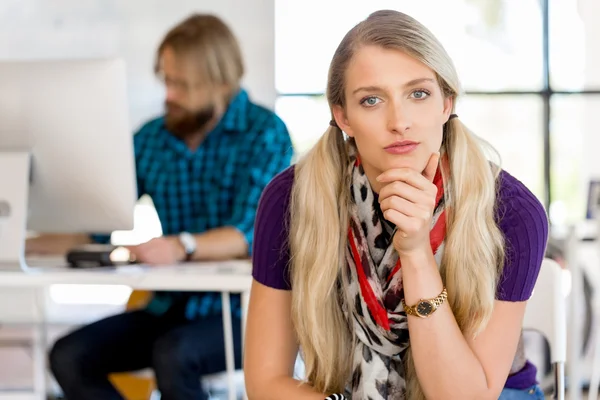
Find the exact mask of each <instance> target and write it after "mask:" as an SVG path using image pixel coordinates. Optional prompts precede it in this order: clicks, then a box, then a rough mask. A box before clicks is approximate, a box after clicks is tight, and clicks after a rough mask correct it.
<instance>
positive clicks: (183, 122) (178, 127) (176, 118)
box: [165, 102, 215, 140]
mask: <svg viewBox="0 0 600 400" xmlns="http://www.w3.org/2000/svg"><path fill="white" fill-rule="evenodd" d="M165 107H166V116H165V127H166V128H167V130H168V131H169V132H171V133H172V134H173V135H175V136H177V137H178V138H180V139H182V140H183V139H186V138H188V137H190V136H193V135H197V134H199V133H206V132H204V130H205V128H206V126H207V125H208V124H209V123H210V122H211V121H212V119H213V117H214V115H215V106H214V105H213V104H210V105H208V106H206V107H204V108H203V109H201V110H198V111H190V110H187V109H185V108H183V107H181V106H179V105H177V104H175V103H172V102H167V103H166V104H165Z"/></svg>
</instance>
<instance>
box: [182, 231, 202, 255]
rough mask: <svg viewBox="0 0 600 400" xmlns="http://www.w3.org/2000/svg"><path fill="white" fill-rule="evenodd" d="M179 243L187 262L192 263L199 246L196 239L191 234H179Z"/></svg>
mask: <svg viewBox="0 0 600 400" xmlns="http://www.w3.org/2000/svg"><path fill="white" fill-rule="evenodd" d="M179 242H180V243H181V245H182V246H183V250H184V251H185V261H190V260H191V259H192V256H193V255H194V253H195V252H196V247H197V246H198V244H197V243H196V238H195V237H194V235H192V234H191V233H189V232H181V233H180V234H179Z"/></svg>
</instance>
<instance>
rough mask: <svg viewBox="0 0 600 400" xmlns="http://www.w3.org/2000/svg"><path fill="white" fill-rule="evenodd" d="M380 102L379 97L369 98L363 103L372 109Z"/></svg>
mask: <svg viewBox="0 0 600 400" xmlns="http://www.w3.org/2000/svg"><path fill="white" fill-rule="evenodd" d="M378 102H379V99H378V98H377V97H367V98H366V99H364V100H363V101H362V104H365V105H367V106H370V107H372V106H374V105H377V103H378Z"/></svg>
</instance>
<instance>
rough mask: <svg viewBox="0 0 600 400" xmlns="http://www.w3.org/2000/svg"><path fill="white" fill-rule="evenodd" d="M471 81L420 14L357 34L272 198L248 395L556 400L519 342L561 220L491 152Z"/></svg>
mask: <svg viewBox="0 0 600 400" xmlns="http://www.w3.org/2000/svg"><path fill="white" fill-rule="evenodd" d="M458 92H459V82H458V78H457V74H456V71H455V68H454V66H453V63H452V61H451V60H450V58H449V56H448V54H447V53H446V51H445V50H444V49H443V47H442V46H441V45H440V43H439V42H438V41H437V40H436V38H435V37H434V36H433V35H432V34H431V33H430V32H429V31H428V30H427V29H426V28H425V27H423V26H422V25H421V24H419V23H418V22H417V21H415V20H414V19H413V18H411V17H409V16H407V15H405V14H402V13H399V12H394V11H379V12H376V13H374V14H372V15H370V16H369V17H368V18H367V19H366V20H364V21H363V22H361V23H359V24H358V25H357V26H355V27H354V28H353V29H352V30H351V31H350V32H349V33H348V34H347V35H346V36H345V38H344V39H343V40H342V42H341V44H340V45H339V47H338V49H337V50H336V52H335V54H334V56H333V59H332V62H331V66H330V70H329V81H328V85H327V98H328V101H329V105H330V108H331V112H332V117H333V118H332V121H331V122H330V126H329V128H328V129H327V131H326V132H325V134H324V135H323V137H322V138H321V139H320V140H319V142H318V143H317V144H316V146H315V147H314V148H313V149H312V150H311V151H310V152H309V153H308V154H307V156H306V157H304V158H303V159H302V160H301V161H299V162H298V164H297V165H295V166H294V167H291V168H289V169H288V170H286V171H284V172H283V173H281V174H280V175H278V176H277V177H276V178H275V179H274V180H273V181H272V182H271V183H270V184H269V186H268V187H267V188H266V190H265V191H264V192H263V197H262V200H261V203H260V206H259V211H258V214H257V220H256V230H255V245H254V252H253V263H254V272H253V276H254V283H253V287H252V295H251V301H250V311H249V316H248V326H247V342H246V354H245V372H246V385H247V390H248V396H249V398H250V399H260V400H269V399H299V400H300V399H307V400H309V399H315V400H319V399H325V398H327V397H328V396H329V397H328V398H336V399H337V398H344V397H342V396H346V397H349V398H352V399H353V400H363V399H365V400H366V399H373V400H380V399H410V400H415V399H419V400H420V399H444V400H448V399H460V400H466V399H474V400H485V399H498V398H499V397H500V398H501V399H539V398H543V394H542V393H541V391H540V390H539V387H538V386H536V380H535V375H536V370H535V367H533V365H531V364H530V363H529V362H528V361H527V360H526V359H525V357H524V354H523V348H522V346H520V345H519V344H520V338H521V324H522V319H523V315H524V312H525V305H526V301H527V300H528V298H529V297H530V295H531V293H532V290H533V287H534V284H535V281H536V278H537V275H538V272H539V268H540V265H541V261H542V258H543V255H544V249H545V245H546V241H547V234H548V222H547V218H546V214H545V211H544V209H543V207H542V205H541V204H540V203H539V201H538V200H537V199H536V198H535V197H534V196H533V195H532V194H531V193H530V192H529V190H527V188H525V186H524V185H523V184H522V183H520V182H519V181H518V180H517V179H515V178H514V177H512V176H511V175H509V174H508V173H507V172H505V171H502V170H501V169H499V168H498V167H497V166H496V165H495V164H493V163H491V162H489V161H488V160H487V159H486V157H485V155H484V152H483V149H482V148H481V147H480V146H481V144H480V142H479V141H478V140H477V139H476V138H475V136H474V135H473V134H472V133H470V132H469V131H468V130H467V128H466V127H465V126H464V125H463V124H462V122H461V121H460V119H459V118H458V117H457V115H456V114H454V107H455V106H456V98H457V94H458ZM307 118H310V116H307ZM299 349H300V352H301V354H302V357H303V359H304V362H305V364H306V380H305V381H302V382H300V381H297V380H295V379H293V377H292V369H293V365H294V360H295V357H296V354H297V352H298V350H299Z"/></svg>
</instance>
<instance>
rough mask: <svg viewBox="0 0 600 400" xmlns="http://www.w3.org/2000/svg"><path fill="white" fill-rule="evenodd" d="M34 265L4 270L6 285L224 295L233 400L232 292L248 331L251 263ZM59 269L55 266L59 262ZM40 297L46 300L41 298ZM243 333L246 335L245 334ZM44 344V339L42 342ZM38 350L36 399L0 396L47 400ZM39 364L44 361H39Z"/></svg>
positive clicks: (0, 277)
mask: <svg viewBox="0 0 600 400" xmlns="http://www.w3.org/2000/svg"><path fill="white" fill-rule="evenodd" d="M30 265H35V267H31V268H30V269H29V270H28V271H26V272H23V271H6V270H0V288H1V287H23V288H39V289H41V290H45V289H46V288H47V287H48V286H50V285H54V284H94V285H102V284H106V285H126V286H130V287H131V288H133V289H137V290H150V291H159V290H165V291H197V292H203V291H211V292H221V293H222V300H223V328H224V333H225V354H226V365H227V372H228V379H229V398H230V399H234V398H235V397H234V396H235V390H234V386H235V384H234V378H233V374H234V369H235V361H234V353H233V333H232V320H231V313H230V311H229V310H230V307H229V305H230V298H229V294H230V293H241V294H242V310H243V312H242V314H243V318H242V325H243V326H244V327H245V315H246V310H247V305H248V295H249V291H250V285H251V282H252V276H251V268H252V267H251V264H250V261H248V260H239V261H238V260H236V261H224V262H204V263H187V264H185V265H178V266H153V267H148V266H143V265H131V266H123V267H117V268H97V269H96V268H95V269H85V270H80V269H71V268H66V267H51V266H47V267H46V266H42V265H44V261H43V259H37V260H35V261H30ZM48 265H52V264H48ZM54 265H56V264H54ZM38 297H39V298H40V299H42V298H43V296H38ZM39 307H40V311H41V312H42V314H43V313H44V309H45V304H44V303H42V302H41V301H40V303H39ZM41 329H42V331H41V333H40V334H41V336H42V337H45V326H44V324H42V328H41ZM243 331H244V330H242V334H243ZM42 344H43V345H45V340H42ZM37 347H42V348H40V349H38V352H39V351H41V352H42V354H38V357H39V359H40V360H42V362H41V365H38V366H37V368H36V373H35V382H36V385H35V386H36V393H35V397H15V395H16V393H13V394H11V395H10V397H4V396H2V395H0V399H3V398H6V399H8V398H11V399H16V398H23V399H25V398H37V399H41V398H45V397H41V396H45V391H46V388H45V377H46V365H45V362H44V360H45V358H46V355H45V351H46V349H45V346H37ZM38 364H39V362H38Z"/></svg>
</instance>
